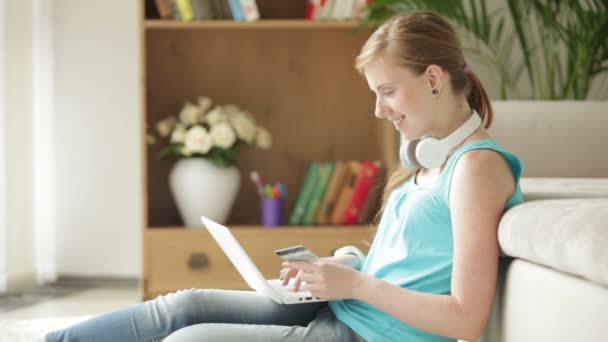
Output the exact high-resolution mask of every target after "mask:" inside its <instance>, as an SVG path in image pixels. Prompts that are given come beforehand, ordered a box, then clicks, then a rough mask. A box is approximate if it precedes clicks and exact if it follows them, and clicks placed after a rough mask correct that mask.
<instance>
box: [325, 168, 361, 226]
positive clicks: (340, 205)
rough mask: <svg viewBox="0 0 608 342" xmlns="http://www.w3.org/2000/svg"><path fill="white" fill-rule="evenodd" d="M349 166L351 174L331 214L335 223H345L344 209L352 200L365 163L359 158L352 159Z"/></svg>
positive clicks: (332, 221)
mask: <svg viewBox="0 0 608 342" xmlns="http://www.w3.org/2000/svg"><path fill="white" fill-rule="evenodd" d="M348 168H349V169H350V176H349V178H348V180H347V181H346V183H345V184H344V186H343V187H342V190H340V195H339V196H338V199H337V200H336V206H335V208H334V211H333V212H332V214H331V220H330V221H331V223H333V224H344V221H343V217H344V211H345V210H346V207H347V206H348V204H349V202H350V198H351V197H352V194H353V190H354V188H355V184H356V183H357V178H359V174H360V173H361V169H362V168H363V165H362V163H361V162H360V161H358V160H351V161H349V162H348Z"/></svg>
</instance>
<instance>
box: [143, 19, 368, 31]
mask: <svg viewBox="0 0 608 342" xmlns="http://www.w3.org/2000/svg"><path fill="white" fill-rule="evenodd" d="M357 25H358V23H357V22H355V21H313V20H304V19H267V20H259V21H253V22H239V21H234V20H205V21H190V22H182V21H177V20H162V19H148V20H146V21H145V23H144V26H145V28H146V30H217V29H221V30H243V29H247V30H277V29H278V30H293V29H297V30H354V29H356V28H357ZM363 29H367V28H363Z"/></svg>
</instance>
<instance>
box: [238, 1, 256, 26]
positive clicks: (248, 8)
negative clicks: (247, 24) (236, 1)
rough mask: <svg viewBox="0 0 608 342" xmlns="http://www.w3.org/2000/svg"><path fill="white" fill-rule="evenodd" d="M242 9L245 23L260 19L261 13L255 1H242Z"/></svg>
mask: <svg viewBox="0 0 608 342" xmlns="http://www.w3.org/2000/svg"><path fill="white" fill-rule="evenodd" d="M240 1H241V9H242V10H243V17H244V20H245V21H255V20H259V19H260V11H259V10H258V5H257V3H256V2H255V0H240Z"/></svg>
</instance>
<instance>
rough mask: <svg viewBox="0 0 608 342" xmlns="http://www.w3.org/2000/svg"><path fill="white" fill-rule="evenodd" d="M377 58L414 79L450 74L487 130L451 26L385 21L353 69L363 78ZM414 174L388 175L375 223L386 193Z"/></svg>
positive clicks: (483, 100) (428, 19) (402, 18)
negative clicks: (437, 71)
mask: <svg viewBox="0 0 608 342" xmlns="http://www.w3.org/2000/svg"><path fill="white" fill-rule="evenodd" d="M378 58H382V59H383V60H384V61H386V62H388V63H392V64H394V65H397V66H401V67H406V68H408V69H409V70H411V71H413V72H414V73H415V74H416V75H420V74H422V73H424V72H425V70H426V69H427V67H428V66H429V65H438V66H440V67H441V68H442V69H444V70H445V71H447V72H448V73H449V74H450V79H451V87H452V90H453V91H454V93H464V94H465V96H466V99H467V102H468V103H469V106H470V107H471V108H474V109H475V110H476V111H477V113H479V115H480V116H481V118H482V120H483V121H484V122H485V127H486V128H488V127H490V125H491V123H492V117H493V111H492V105H491V104H490V99H489V97H488V95H487V93H486V91H485V89H484V88H483V85H482V84H481V81H480V80H479V78H477V76H476V75H475V74H474V73H473V72H471V71H470V70H465V67H466V66H467V64H466V61H465V58H464V54H463V52H462V48H461V45H460V39H459V38H458V36H457V34H456V32H455V31H454V29H453V28H452V26H451V25H450V24H449V23H448V22H447V21H446V20H445V19H443V18H442V17H440V16H439V15H437V14H435V13H432V12H413V13H401V14H398V15H395V16H393V17H391V18H389V19H388V20H387V21H386V22H385V23H383V24H382V25H381V26H380V27H379V28H378V29H376V31H374V33H372V35H371V36H370V37H369V39H368V40H367V41H366V42H365V44H364V45H363V47H362V48H361V52H360V53H359V55H358V56H357V59H356V61H355V67H356V69H357V70H358V71H359V72H360V73H361V74H365V66H366V65H367V64H368V63H369V62H370V61H372V60H375V59H378ZM414 171H415V170H410V169H407V168H405V167H403V166H401V167H398V168H397V169H396V170H394V171H393V172H392V173H391V175H390V177H389V178H388V180H387V182H386V185H385V187H384V191H383V195H382V205H381V207H380V211H379V212H378V214H377V215H376V220H375V221H376V222H377V221H378V218H379V217H380V215H381V214H382V212H383V211H384V209H385V207H386V202H387V200H388V196H389V195H390V193H391V192H392V191H393V190H394V189H395V188H396V187H398V186H399V185H400V184H402V183H403V182H404V181H405V180H406V179H407V178H408V177H409V176H410V175H412V174H413V173H414Z"/></svg>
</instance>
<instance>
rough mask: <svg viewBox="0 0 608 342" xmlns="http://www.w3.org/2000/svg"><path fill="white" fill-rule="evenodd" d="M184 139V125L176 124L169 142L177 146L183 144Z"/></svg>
mask: <svg viewBox="0 0 608 342" xmlns="http://www.w3.org/2000/svg"><path fill="white" fill-rule="evenodd" d="M185 139H186V127H184V125H182V124H180V123H178V124H176V125H175V128H174V129H173V133H172V134H171V142H172V143H177V144H183V143H184V140H185Z"/></svg>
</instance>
